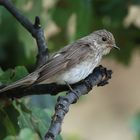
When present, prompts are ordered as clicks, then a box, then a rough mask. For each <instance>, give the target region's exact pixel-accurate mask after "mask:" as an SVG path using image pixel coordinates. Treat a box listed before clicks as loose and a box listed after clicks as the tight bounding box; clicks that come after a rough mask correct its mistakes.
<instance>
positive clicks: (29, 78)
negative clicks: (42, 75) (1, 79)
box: [0, 72, 39, 93]
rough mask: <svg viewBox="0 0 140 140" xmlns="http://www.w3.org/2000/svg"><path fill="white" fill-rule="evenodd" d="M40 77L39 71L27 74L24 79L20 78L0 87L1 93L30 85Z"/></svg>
mask: <svg viewBox="0 0 140 140" xmlns="http://www.w3.org/2000/svg"><path fill="white" fill-rule="evenodd" d="M38 77H39V74H38V73H36V72H34V73H31V74H29V75H27V76H26V77H24V78H23V79H20V80H18V81H16V82H14V83H12V84H10V85H8V86H6V87H4V88H2V89H0V93H3V92H6V91H8V90H12V89H14V88H17V87H24V86H25V87H26V86H30V85H31V84H33V83H34V82H35V81H36V80H37V79H38Z"/></svg>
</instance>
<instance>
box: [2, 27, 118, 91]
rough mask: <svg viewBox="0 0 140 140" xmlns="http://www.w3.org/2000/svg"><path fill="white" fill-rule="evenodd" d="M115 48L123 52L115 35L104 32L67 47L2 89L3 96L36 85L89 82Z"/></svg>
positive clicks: (99, 31)
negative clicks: (13, 90)
mask: <svg viewBox="0 0 140 140" xmlns="http://www.w3.org/2000/svg"><path fill="white" fill-rule="evenodd" d="M112 48H116V49H119V47H117V45H116V43H115V38H114V36H113V34H112V33H111V32H109V31H107V30H106V29H100V30H97V31H94V32H92V33H90V34H89V35H87V36H85V37H82V38H81V39H78V40H77V41H75V42H73V43H71V44H69V45H67V46H65V47H63V48H62V49H60V50H59V51H58V52H56V53H54V54H53V55H52V56H50V58H49V60H48V61H47V62H46V63H45V64H44V65H43V66H41V67H40V68H38V69H37V70H35V71H34V72H32V73H30V74H29V75H27V76H26V77H24V78H22V79H20V80H18V81H16V82H14V83H12V84H10V85H7V86H6V87H4V88H2V89H0V93H2V92H6V91H9V90H12V89H15V88H17V87H29V86H32V85H34V84H50V83H56V84H60V85H65V84H69V85H70V84H74V83H77V82H79V81H81V80H83V79H85V78H86V77H87V76H88V75H89V74H90V73H92V71H93V70H94V68H95V67H96V66H97V65H98V64H99V63H100V61H101V59H102V57H103V56H104V55H107V54H108V53H109V52H110V50H111V49H112Z"/></svg>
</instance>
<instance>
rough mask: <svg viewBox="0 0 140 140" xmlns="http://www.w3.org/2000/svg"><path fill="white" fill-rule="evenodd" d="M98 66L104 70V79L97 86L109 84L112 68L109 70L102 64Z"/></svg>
mask: <svg viewBox="0 0 140 140" xmlns="http://www.w3.org/2000/svg"><path fill="white" fill-rule="evenodd" d="M98 68H99V70H100V71H101V72H102V75H103V79H102V81H101V82H100V83H99V84H98V85H97V86H104V85H106V84H108V80H109V79H111V75H112V73H113V72H112V70H107V69H106V68H104V67H103V66H101V65H100V66H99V67H98Z"/></svg>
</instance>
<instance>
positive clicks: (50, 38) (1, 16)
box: [0, 0, 140, 140]
mask: <svg viewBox="0 0 140 140" xmlns="http://www.w3.org/2000/svg"><path fill="white" fill-rule="evenodd" d="M12 2H13V3H14V5H15V6H16V7H17V8H18V9H20V11H21V12H22V13H23V14H24V15H25V16H26V17H28V18H29V19H30V20H31V21H32V22H34V17H35V16H39V17H40V18H41V24H42V27H43V28H44V30H45V37H46V43H47V45H48V47H49V50H50V52H54V51H57V50H58V49H60V48H61V47H63V46H65V45H67V44H68V43H70V42H73V41H74V40H76V39H78V38H80V37H83V36H85V35H87V34H89V33H91V32H93V31H94V30H97V29H102V28H105V29H107V30H109V31H111V32H112V33H113V34H114V36H115V38H116V42H117V45H118V46H119V47H120V48H121V51H120V52H119V53H118V52H115V51H113V52H112V53H111V54H110V55H109V56H108V57H110V58H111V59H112V58H113V59H115V60H117V61H119V62H120V63H121V64H124V65H128V64H129V63H130V61H131V55H132V53H133V51H134V50H135V49H136V48H138V47H139V45H140V28H139V26H137V25H136V24H135V23H134V22H131V20H130V21H128V19H127V17H128V14H129V12H130V7H131V6H139V4H140V0H127V1H126V0H22V1H19V0H13V1H12ZM36 54H37V47H36V43H35V40H34V39H33V38H32V36H31V35H30V34H29V33H28V32H27V31H26V30H25V29H24V28H23V27H22V26H21V25H20V24H19V23H18V22H17V21H16V20H15V18H14V17H13V16H12V15H11V14H10V13H9V12H8V11H7V10H6V9H4V8H3V7H0V67H1V70H0V80H1V83H6V84H9V83H10V82H13V81H16V80H17V79H20V78H21V77H22V76H24V75H26V74H27V73H28V72H27V70H26V68H27V69H28V71H32V70H33V66H34V64H35V60H36ZM16 66H25V67H26V68H25V67H16ZM15 67H16V68H15ZM11 68H15V69H14V70H13V69H12V70H11ZM9 69H10V70H9ZM13 75H14V76H13ZM44 98H45V99H44ZM48 98H49V99H48ZM40 100H41V101H40ZM43 100H44V102H46V100H47V104H46V103H44V104H43V102H42V99H38V101H37V100H36V99H35V98H32V102H31V104H30V105H29V103H26V104H28V105H29V106H28V107H29V108H30V109H29V111H27V110H28V109H27V108H26V107H23V104H22V103H21V102H20V103H18V104H17V103H14V104H12V109H14V110H13V111H12V113H13V112H14V113H13V115H12V116H13V118H14V119H12V118H8V117H9V114H8V113H10V112H8V111H11V108H10V109H9V108H7V107H5V106H4V107H3V105H2V107H1V110H0V113H1V114H2V115H0V116H1V117H0V120H3V119H4V118H5V117H4V118H3V117H2V116H6V117H7V118H6V120H5V121H2V124H0V129H3V131H1V132H2V133H3V132H4V133H3V134H2V133H1V132H0V133H1V134H0V139H3V138H5V137H6V136H7V135H15V134H17V133H19V128H20V129H22V132H20V134H19V136H17V139H18V140H19V139H20V137H21V135H22V133H25V132H26V131H27V132H28V133H29V135H30V136H31V137H32V139H33V138H34V137H36V138H37V137H38V139H39V137H42V136H43V135H44V132H45V128H47V127H48V125H47V124H46V126H42V128H43V130H42V128H38V127H37V126H36V125H35V123H34V121H32V122H31V123H32V124H30V123H27V122H28V121H29V120H30V119H31V120H34V117H36V120H37V121H38V120H39V119H40V118H41V117H40V116H37V114H36V110H37V109H36V108H34V109H32V107H33V106H34V105H35V104H36V103H37V102H38V104H40V102H41V103H42V104H41V105H40V108H41V109H38V111H39V112H40V113H44V114H42V120H41V119H40V121H38V122H39V124H40V123H41V124H40V125H43V124H42V122H41V121H45V122H46V120H45V118H47V117H46V116H47V115H46V114H45V112H43V109H44V110H46V106H47V108H49V112H52V110H53V105H54V103H55V101H56V99H55V98H53V99H52V98H50V97H46V96H45V97H43ZM5 108H6V109H5ZM23 108H24V109H23ZM25 108H26V109H25ZM31 110H32V111H31ZM30 111H31V112H32V113H30ZM34 114H35V116H33V115H34ZM49 114H50V113H49ZM18 116H19V117H18ZM48 116H50V115H48ZM22 117H24V119H22ZM15 118H16V119H17V118H18V121H19V123H20V125H18V124H16V123H15V122H16V121H17V120H15ZM137 118H138V117H137ZM49 119H50V117H48V119H47V120H49ZM23 120H26V121H27V122H26V123H23ZM49 121H50V120H49ZM7 122H8V125H10V126H11V129H10V130H9V128H7V127H6V126H7ZM29 122H30V121H29ZM135 122H138V123H135V124H137V126H139V125H140V120H139V119H136V121H135ZM46 123H48V122H46ZM23 124H26V125H23ZM134 126H135V125H134ZM23 128H24V129H23ZM25 128H31V130H29V131H28V129H25ZM136 128H139V127H136ZM11 130H12V131H11ZM36 130H37V131H36ZM33 131H35V132H36V133H38V135H39V136H36V133H33ZM136 131H138V135H140V134H139V132H140V130H139V129H136ZM26 134H27V133H26ZM25 137H26V136H25ZM10 139H14V138H13V137H12V136H11V137H10V138H9V137H8V138H5V140H10ZM25 139H26V138H25ZM58 139H60V138H58ZM72 139H74V138H72ZM75 139H76V138H75Z"/></svg>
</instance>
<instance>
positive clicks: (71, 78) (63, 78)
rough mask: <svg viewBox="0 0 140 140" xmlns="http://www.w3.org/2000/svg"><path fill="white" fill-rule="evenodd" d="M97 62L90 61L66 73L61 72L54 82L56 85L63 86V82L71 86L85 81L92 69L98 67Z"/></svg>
mask: <svg viewBox="0 0 140 140" xmlns="http://www.w3.org/2000/svg"><path fill="white" fill-rule="evenodd" d="M98 63H99V59H98V60H94V61H93V60H91V62H87V61H84V62H82V63H80V64H78V65H77V66H76V67H74V68H71V69H70V70H69V71H68V72H63V73H62V74H60V75H59V76H58V77H56V79H55V80H56V82H57V83H58V84H65V82H67V83H69V84H73V83H76V82H79V81H81V80H83V79H85V78H86V77H87V76H88V75H89V74H90V73H92V71H93V69H94V68H95V67H96V66H97V65H98Z"/></svg>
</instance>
